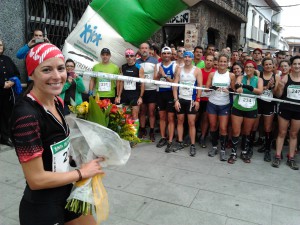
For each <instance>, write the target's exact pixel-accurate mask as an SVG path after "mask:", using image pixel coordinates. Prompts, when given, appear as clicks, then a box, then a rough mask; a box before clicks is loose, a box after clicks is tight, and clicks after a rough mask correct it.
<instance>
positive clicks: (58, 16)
mask: <svg viewBox="0 0 300 225" xmlns="http://www.w3.org/2000/svg"><path fill="white" fill-rule="evenodd" d="M90 2H91V0H64V1H61V0H16V1H10V0H4V1H1V13H0V24H1V26H0V34H1V37H0V38H1V39H3V41H4V43H5V46H6V50H5V54H6V55H8V56H9V57H11V58H12V59H13V61H14V62H15V64H16V65H17V66H18V68H19V69H20V72H21V77H22V82H26V76H25V75H26V74H25V73H26V72H25V63H24V60H19V59H17V58H16V53H17V51H18V49H19V48H21V47H22V46H23V45H24V44H26V43H28V42H29V40H30V39H31V38H32V35H33V31H34V30H35V29H40V30H42V31H43V32H44V34H45V36H46V37H47V38H48V39H49V40H50V42H51V43H53V44H55V45H57V46H58V47H60V48H62V46H63V44H64V42H65V39H66V38H67V37H68V35H69V34H70V33H71V31H72V30H73V29H74V27H75V26H76V24H77V22H78V21H79V20H80V18H81V16H82V14H83V13H84V11H85V9H86V8H87V6H88V4H89V3H90ZM12 15H15V16H12Z"/></svg>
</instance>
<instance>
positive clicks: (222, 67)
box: [206, 54, 235, 161]
mask: <svg viewBox="0 0 300 225" xmlns="http://www.w3.org/2000/svg"><path fill="white" fill-rule="evenodd" d="M228 61H229V56H228V55H227V54H220V56H219V59H218V70H217V71H215V72H212V73H210V74H209V77H208V79H207V82H206V87H207V88H210V89H213V91H212V92H211V94H210V96H209V98H208V103H207V113H208V120H209V129H210V135H211V140H212V148H211V149H210V150H209V151H208V156H210V157H214V156H215V155H216V154H218V147H217V146H218V136H219V134H220V142H221V151H220V161H226V160H227V158H226V152H225V150H226V140H227V126H228V118H229V116H230V96H229V93H228V92H229V89H230V88H231V89H232V90H233V89H234V84H235V75H234V74H233V73H229V72H228V71H227V66H228ZM218 126H219V133H218Z"/></svg>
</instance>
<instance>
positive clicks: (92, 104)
mask: <svg viewBox="0 0 300 225" xmlns="http://www.w3.org/2000/svg"><path fill="white" fill-rule="evenodd" d="M87 120H88V121H91V122H94V123H98V124H100V125H102V126H105V127H107V124H108V123H107V121H106V116H105V113H104V112H103V111H102V109H100V107H99V105H98V104H97V103H96V100H95V99H94V98H93V97H92V96H91V97H90V98H89V113H88V115H87Z"/></svg>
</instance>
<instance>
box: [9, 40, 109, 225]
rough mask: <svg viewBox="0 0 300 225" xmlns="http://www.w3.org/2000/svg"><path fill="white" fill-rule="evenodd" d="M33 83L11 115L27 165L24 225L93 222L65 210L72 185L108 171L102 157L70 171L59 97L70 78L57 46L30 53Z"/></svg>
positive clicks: (22, 161)
mask: <svg viewBox="0 0 300 225" xmlns="http://www.w3.org/2000/svg"><path fill="white" fill-rule="evenodd" d="M26 69H27V73H28V75H29V76H30V78H31V79H32V80H33V81H34V82H33V88H32V90H31V91H30V93H29V94H27V95H26V96H24V97H23V98H22V99H20V100H19V101H18V102H17V104H16V105H15V108H14V111H13V114H12V120H11V121H12V129H11V130H12V140H13V143H14V145H15V150H16V153H17V156H18V159H19V162H20V164H21V165H22V170H23V173H24V176H25V179H26V187H25V190H24V193H23V197H22V200H21V203H20V208H19V220H20V224H22V225H33V224H43V225H49V224H91V225H96V221H95V220H94V218H93V216H91V215H87V216H81V215H80V214H77V213H74V212H70V211H68V210H67V209H65V206H66V203H67V198H68V197H69V195H70V192H71V190H72V187H73V184H72V183H75V182H76V181H80V180H81V179H87V178H91V177H93V176H95V175H97V174H103V171H102V169H101V166H100V165H99V161H100V159H96V160H91V161H90V162H88V163H86V164H83V165H81V167H80V168H78V169H75V170H72V171H69V157H68V156H69V153H70V150H69V149H70V144H69V143H70V139H69V137H70V136H69V135H70V130H69V127H68V125H67V123H66V121H65V118H64V116H63V101H62V99H60V98H59V97H57V96H58V95H59V94H60V93H61V90H62V88H63V85H64V83H65V82H66V79H67V73H66V69H65V62H64V57H63V55H62V52H61V51H60V50H59V49H58V48H57V47H56V46H54V45H52V44H49V43H47V44H38V45H36V46H35V47H33V48H31V50H30V51H29V53H28V54H27V57H26Z"/></svg>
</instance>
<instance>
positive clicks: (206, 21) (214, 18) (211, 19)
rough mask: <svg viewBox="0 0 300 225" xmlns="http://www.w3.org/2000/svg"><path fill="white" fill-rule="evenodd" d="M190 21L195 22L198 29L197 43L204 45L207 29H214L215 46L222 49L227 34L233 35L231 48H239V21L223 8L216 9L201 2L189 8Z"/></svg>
mask: <svg viewBox="0 0 300 225" xmlns="http://www.w3.org/2000/svg"><path fill="white" fill-rule="evenodd" d="M190 10H191V23H195V24H196V26H197V28H198V30H199V35H198V37H199V39H198V44H199V45H201V46H204V47H206V46H207V44H208V42H209V40H207V30H208V29H209V28H212V29H214V30H215V31H216V32H215V34H216V41H215V45H216V48H218V49H220V50H221V49H222V48H225V47H226V42H227V38H228V35H232V36H234V37H235V40H236V41H235V42H234V43H233V46H232V48H233V49H238V48H239V46H238V45H239V39H240V29H241V22H240V21H239V20H237V19H236V18H234V17H232V16H230V15H229V14H226V13H225V12H224V11H223V10H222V11H221V10H220V9H217V8H215V7H213V6H211V5H207V4H205V3H204V2H201V3H200V4H198V5H197V6H196V7H194V8H191V9H190Z"/></svg>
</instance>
